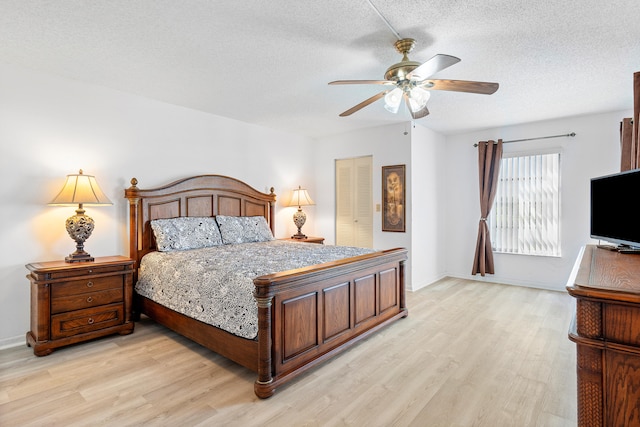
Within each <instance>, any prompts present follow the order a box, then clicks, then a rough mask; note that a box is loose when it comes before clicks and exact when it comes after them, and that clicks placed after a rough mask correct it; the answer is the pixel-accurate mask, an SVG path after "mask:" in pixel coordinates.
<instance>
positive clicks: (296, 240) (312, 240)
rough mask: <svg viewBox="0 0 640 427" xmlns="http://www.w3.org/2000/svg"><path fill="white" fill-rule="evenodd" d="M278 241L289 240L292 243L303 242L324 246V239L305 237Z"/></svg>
mask: <svg viewBox="0 0 640 427" xmlns="http://www.w3.org/2000/svg"><path fill="white" fill-rule="evenodd" d="M280 240H290V241H292V242H304V243H320V244H321V245H323V244H324V237H312V236H307V238H306V239H293V238H291V237H287V238H285V239H280Z"/></svg>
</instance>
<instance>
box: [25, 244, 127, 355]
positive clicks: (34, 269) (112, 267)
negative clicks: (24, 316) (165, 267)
mask: <svg viewBox="0 0 640 427" xmlns="http://www.w3.org/2000/svg"><path fill="white" fill-rule="evenodd" d="M133 264H134V261H133V260H132V259H129V258H126V257H122V256H111V257H101V258H96V259H95V261H92V262H75V263H67V262H64V261H62V260H61V261H51V262H38V263H33V264H27V265H26V267H27V269H28V270H29V272H30V273H29V274H28V275H27V278H28V279H29V281H30V282H31V330H30V331H29V332H27V345H28V346H31V347H33V353H34V354H35V355H36V356H46V355H48V354H50V353H51V352H52V351H53V350H54V349H56V348H58V347H63V346H66V345H70V344H75V343H78V342H82V341H87V340H90V339H93V338H98V337H102V336H105V335H110V334H115V333H119V334H121V335H126V334H130V333H132V332H133V327H134V323H133V321H132V319H131V307H132V299H133Z"/></svg>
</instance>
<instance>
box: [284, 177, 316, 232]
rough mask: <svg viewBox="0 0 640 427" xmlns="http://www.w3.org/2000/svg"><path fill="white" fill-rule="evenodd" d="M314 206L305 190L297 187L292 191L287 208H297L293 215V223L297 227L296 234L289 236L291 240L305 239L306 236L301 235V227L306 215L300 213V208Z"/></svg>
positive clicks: (305, 220)
mask: <svg viewBox="0 0 640 427" xmlns="http://www.w3.org/2000/svg"><path fill="white" fill-rule="evenodd" d="M312 205H315V203H314V202H313V200H311V197H310V196H309V193H308V192H307V190H306V189H304V188H301V187H300V186H298V189H297V190H293V195H292V196H291V201H290V202H289V205H288V206H297V207H298V211H297V212H296V213H294V214H293V223H294V224H295V225H296V227H298V232H297V233H296V234H294V235H293V236H291V238H292V239H306V238H307V236H305V235H304V234H302V226H303V225H304V223H305V222H307V215H306V214H305V213H304V212H303V211H302V206H312Z"/></svg>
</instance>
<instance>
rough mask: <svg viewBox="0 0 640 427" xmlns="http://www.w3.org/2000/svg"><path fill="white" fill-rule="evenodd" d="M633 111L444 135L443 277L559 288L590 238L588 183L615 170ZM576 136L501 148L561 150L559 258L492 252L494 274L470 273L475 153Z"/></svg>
mask: <svg viewBox="0 0 640 427" xmlns="http://www.w3.org/2000/svg"><path fill="white" fill-rule="evenodd" d="M632 115H633V114H632V111H631V110H629V111H620V112H613V113H608V114H598V115H590V116H580V117H573V118H565V119H560V120H550V121H545V122H537V123H530V124H524V125H519V126H511V127H505V128H500V129H488V130H484V131H479V132H473V133H468V134H464V135H456V136H451V137H448V138H446V159H447V160H446V161H447V168H446V169H447V172H446V175H445V177H446V188H447V191H446V193H447V196H446V199H445V205H446V212H445V218H446V223H445V224H446V230H447V238H446V259H447V274H448V275H450V276H454V277H462V278H473V279H476V280H487V281H492V282H499V283H506V284H518V285H525V286H533V287H541V288H548V289H557V290H563V289H564V286H565V285H566V280H567V279H568V277H569V274H570V272H571V268H572V267H573V264H574V262H575V259H576V256H577V254H578V252H579V250H580V247H581V246H582V245H584V244H587V243H592V241H591V239H590V238H589V180H590V178H592V177H595V176H601V175H606V174H610V173H615V172H617V171H619V170H620V135H619V126H620V121H621V120H622V119H623V118H624V117H632ZM570 132H575V133H576V136H575V137H573V138H557V139H546V140H537V141H531V142H519V143H513V144H505V145H504V151H505V153H510V152H527V151H530V150H534V149H545V148H557V147H559V148H560V149H561V150H562V151H561V155H560V162H561V170H562V176H561V186H562V193H561V245H562V256H561V257H558V258H554V257H534V256H523V255H509V254H495V255H494V257H495V271H496V274H495V275H487V276H485V277H484V278H482V277H481V276H480V275H476V276H472V275H471V268H472V266H473V256H474V251H475V242H476V236H477V233H478V221H479V218H480V213H479V212H480V204H479V194H478V192H479V190H478V166H477V150H476V149H475V148H474V147H473V144H474V143H476V142H478V141H486V140H487V139H494V140H495V139H498V138H502V139H504V140H512V139H523V138H533V137H539V136H547V135H559V134H567V133H570Z"/></svg>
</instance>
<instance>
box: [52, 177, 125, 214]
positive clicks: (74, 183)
mask: <svg viewBox="0 0 640 427" xmlns="http://www.w3.org/2000/svg"><path fill="white" fill-rule="evenodd" d="M49 204H50V205H56V206H69V205H112V204H113V203H111V200H109V198H108V197H107V196H105V194H104V193H103V192H102V190H101V189H100V186H98V182H97V181H96V177H95V176H93V175H84V174H83V173H82V169H80V172H79V173H77V174H71V175H67V181H66V182H65V183H64V187H62V190H60V193H58V195H57V196H56V197H55V198H54V199H53V200H52V201H51V202H50V203H49Z"/></svg>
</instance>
